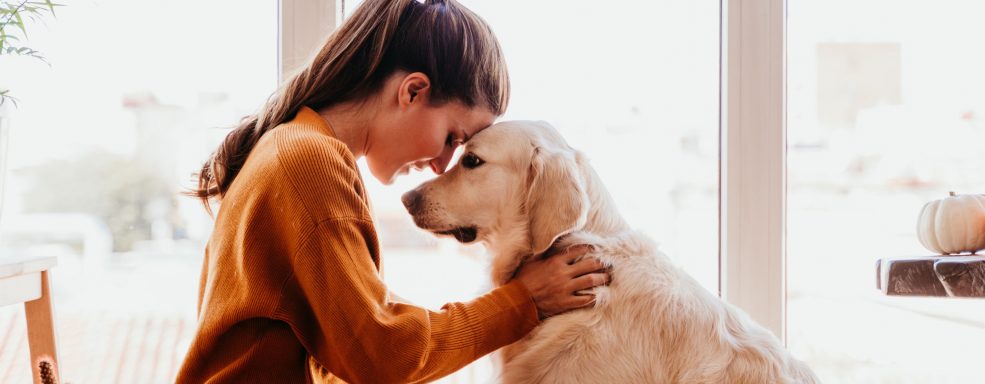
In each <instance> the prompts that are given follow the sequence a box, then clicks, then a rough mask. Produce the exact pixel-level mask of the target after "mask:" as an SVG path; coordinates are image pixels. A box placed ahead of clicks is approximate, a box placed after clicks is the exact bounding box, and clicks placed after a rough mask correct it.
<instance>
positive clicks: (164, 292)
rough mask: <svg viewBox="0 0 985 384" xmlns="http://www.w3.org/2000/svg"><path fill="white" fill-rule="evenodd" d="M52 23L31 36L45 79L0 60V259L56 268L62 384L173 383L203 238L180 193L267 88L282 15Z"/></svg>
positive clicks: (11, 356)
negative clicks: (52, 263)
mask: <svg viewBox="0 0 985 384" xmlns="http://www.w3.org/2000/svg"><path fill="white" fill-rule="evenodd" d="M56 12H57V18H55V19H49V20H47V21H46V22H45V23H38V24H34V26H33V28H32V27H30V26H29V27H28V33H29V34H30V42H31V46H32V47H34V48H36V49H37V50H39V51H41V52H42V53H43V54H44V55H45V56H46V57H47V59H48V60H49V61H50V62H51V67H48V66H46V65H44V64H41V63H39V62H36V61H29V60H16V59H10V58H9V56H3V57H0V73H2V74H3V76H2V77H3V82H4V86H7V87H9V88H11V90H12V93H14V95H15V96H16V97H18V98H19V99H20V107H19V108H18V109H17V110H16V111H15V114H14V116H13V119H12V128H13V130H12V134H11V137H10V138H11V145H10V147H9V153H8V155H9V157H8V160H9V163H10V164H9V165H10V168H9V172H8V175H7V182H8V187H9V188H7V191H6V193H5V197H6V205H5V206H4V211H3V217H2V227H0V230H2V231H0V258H3V257H4V256H3V255H9V254H41V255H45V256H50V255H57V256H58V257H59V264H58V266H57V267H56V268H54V269H53V270H52V272H51V275H52V291H53V292H54V303H53V304H54V310H55V317H56V325H57V327H58V328H57V332H58V348H59V355H60V356H59V357H60V361H59V363H60V367H61V370H60V372H61V375H62V379H63V380H64V381H65V382H99V381H114V382H132V381H138V380H143V379H147V378H153V379H154V380H155V381H161V382H165V381H171V380H173V377H174V375H175V374H176V372H177V369H178V367H179V365H180V363H181V359H182V358H183V357H184V353H185V351H186V350H187V346H188V343H189V342H190V340H191V337H192V335H193V333H194V330H195V324H196V317H195V305H196V298H197V297H198V292H197V291H198V276H199V274H200V271H201V266H202V256H203V254H202V250H203V249H204V244H205V241H206V240H207V239H208V237H209V234H210V231H211V229H212V220H211V219H210V218H209V217H208V215H207V214H206V213H205V211H204V209H203V208H202V206H201V204H200V203H199V202H198V201H196V200H195V199H192V198H188V197H184V196H180V195H179V193H180V192H181V191H182V190H183V189H182V188H189V187H190V186H191V185H192V183H191V173H192V172H194V171H196V170H197V167H199V166H200V165H201V163H202V162H203V161H204V160H205V159H206V158H207V156H208V154H209V153H211V151H213V150H214V149H215V148H216V147H217V145H218V143H219V142H220V140H221V139H222V138H223V137H224V136H225V134H226V133H227V132H228V130H227V128H229V127H230V126H232V125H233V124H235V123H236V122H237V121H239V119H240V118H241V117H242V116H245V115H247V114H249V113H252V112H253V111H254V110H255V109H256V108H257V107H258V106H259V105H260V104H261V102H263V100H265V99H266V97H267V95H269V94H270V92H272V91H273V90H274V87H275V86H276V81H277V2H276V1H251V2H238V1H208V2H199V1H183V0H182V1H168V2H160V1H149V0H94V1H87V2H67V5H66V6H64V7H59V8H57V9H56ZM10 74H14V75H10ZM22 308H23V307H22V306H5V307H0V340H4V341H3V344H2V346H0V382H3V383H22V382H30V368H31V366H30V364H29V363H28V361H29V358H28V353H27V341H26V338H25V336H26V331H25V329H24V320H23V309H22Z"/></svg>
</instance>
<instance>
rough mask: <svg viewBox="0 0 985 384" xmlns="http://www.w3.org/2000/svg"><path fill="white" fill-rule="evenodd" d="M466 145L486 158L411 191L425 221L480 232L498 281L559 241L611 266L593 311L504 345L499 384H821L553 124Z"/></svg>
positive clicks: (503, 130) (550, 322)
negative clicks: (705, 283)
mask: <svg viewBox="0 0 985 384" xmlns="http://www.w3.org/2000/svg"><path fill="white" fill-rule="evenodd" d="M465 153H466V154H468V153H472V154H473V155H475V156H478V157H479V158H481V159H482V160H483V161H484V163H483V164H482V165H480V166H479V167H475V168H472V169H466V168H465V167H462V166H461V164H459V165H458V166H456V167H455V168H453V169H452V170H450V171H449V172H448V173H446V174H444V175H442V176H440V177H438V178H436V179H434V180H432V181H430V182H427V183H425V184H422V185H421V186H420V187H418V188H417V189H415V192H416V193H419V194H421V196H422V204H423V208H422V209H419V210H416V211H414V210H412V212H411V213H412V214H413V216H414V220H415V222H416V223H417V224H418V226H420V227H422V228H424V229H428V230H431V231H433V232H442V231H447V230H450V229H454V228H460V227H472V228H476V229H477V231H478V240H479V241H483V242H484V243H485V244H486V246H487V247H488V248H489V249H490V251H491V252H492V254H493V262H492V263H493V266H492V272H493V281H494V282H495V283H496V284H503V283H505V282H507V281H508V280H509V278H510V276H511V275H512V274H513V272H514V271H515V270H516V268H517V266H518V265H519V264H520V263H521V262H522V260H523V259H524V258H525V257H528V256H527V255H532V254H533V255H537V254H541V253H543V252H544V251H545V250H546V249H547V248H548V247H550V246H551V245H552V244H554V246H555V247H565V246H568V245H571V244H592V245H594V246H595V248H594V251H592V252H590V253H589V254H588V255H587V256H586V257H595V258H598V259H600V260H602V261H603V262H604V263H605V264H608V265H611V266H612V267H613V270H612V271H613V272H612V274H613V280H612V283H611V284H610V285H609V286H608V287H605V288H600V289H597V291H596V294H597V297H598V300H597V302H596V304H595V306H594V307H593V308H589V309H582V310H575V311H572V312H568V313H565V314H563V315H559V316H555V317H551V318H549V319H546V320H545V321H544V322H543V323H542V324H541V325H540V326H539V327H537V328H536V329H535V330H534V331H532V332H531V333H530V334H529V335H528V336H527V337H526V338H525V339H523V340H521V341H519V342H517V343H514V344H513V345H510V346H508V347H506V348H504V349H503V350H501V357H502V361H503V363H504V365H503V369H502V376H501V378H502V381H503V382H504V383H687V384H691V383H694V384H698V383H814V382H817V379H816V378H815V376H814V374H813V373H812V372H811V370H810V369H809V368H808V367H807V366H806V365H805V364H803V363H802V362H800V361H798V360H796V359H795V358H793V357H792V356H791V355H790V354H789V353H788V352H787V351H786V350H785V349H784V348H783V346H782V345H781V344H780V343H779V341H778V340H777V339H776V337H774V336H773V334H772V333H770V332H769V331H767V330H766V329H764V328H763V327H761V326H759V325H758V324H756V323H754V322H753V321H752V320H751V319H750V318H749V317H748V316H747V315H746V314H745V313H743V312H742V311H741V310H739V309H737V308H735V307H733V306H732V305H730V304H728V303H726V302H724V301H722V300H721V299H719V298H718V297H717V296H715V295H713V294H711V293H709V292H708V291H707V290H705V289H704V288H703V287H702V286H701V285H699V284H698V283H697V281H695V280H694V279H693V278H692V277H690V276H689V275H687V274H686V273H685V272H684V271H682V270H681V269H680V268H678V267H677V266H675V265H674V264H673V263H672V262H671V261H670V260H669V259H668V258H667V257H666V256H665V255H664V254H663V253H661V252H660V251H659V250H658V248H657V246H656V244H654V243H653V242H652V241H651V240H650V239H648V238H647V237H646V236H644V235H643V234H641V233H640V232H637V231H634V230H632V229H630V227H629V226H628V225H627V223H626V222H625V221H624V220H623V219H622V217H621V216H620V215H619V212H617V211H616V209H615V206H614V204H613V203H612V199H611V198H610V196H609V194H608V192H606V190H605V188H604V187H603V186H602V184H601V182H600V180H599V178H598V176H597V175H596V174H595V172H594V170H592V168H591V167H590V166H589V165H588V161H587V160H586V159H585V158H584V156H582V155H581V154H580V153H578V152H577V151H575V150H573V149H571V148H570V147H568V145H567V143H565V141H564V139H563V138H562V137H561V136H560V135H559V134H558V133H557V131H555V130H554V128H552V127H550V126H549V125H548V124H546V123H543V122H529V121H513V122H503V123H499V124H496V125H494V126H492V127H490V128H488V129H486V130H484V131H483V132H481V133H479V134H477V135H476V136H475V137H474V138H473V139H472V140H471V141H470V142H469V144H468V145H467V146H466V148H465ZM654 214H659V213H656V212H655V213H654ZM563 235H567V236H563ZM562 236H563V237H562ZM559 238H560V240H558V239H559Z"/></svg>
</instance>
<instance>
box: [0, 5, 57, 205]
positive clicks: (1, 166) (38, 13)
mask: <svg viewBox="0 0 985 384" xmlns="http://www.w3.org/2000/svg"><path fill="white" fill-rule="evenodd" d="M57 6H60V4H55V3H52V2H51V0H44V1H29V0H0V56H4V55H7V56H27V57H32V58H35V59H38V60H41V61H42V62H45V63H47V61H46V60H45V58H44V56H41V53H40V52H38V51H36V50H34V49H32V48H30V47H28V46H26V45H24V43H26V42H27V28H26V27H25V24H26V23H30V22H37V21H40V20H41V18H43V17H44V16H45V15H48V14H50V15H52V16H54V15H55V7H57ZM16 106H17V99H16V98H14V96H13V94H12V93H11V90H10V89H7V88H6V87H4V84H0V215H2V214H3V200H4V199H3V193H4V187H5V184H6V175H7V157H8V156H7V154H8V153H9V151H8V149H9V147H10V130H11V122H10V120H11V119H10V117H11V115H12V114H13V110H14V107H16Z"/></svg>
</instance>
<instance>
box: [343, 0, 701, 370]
mask: <svg viewBox="0 0 985 384" xmlns="http://www.w3.org/2000/svg"><path fill="white" fill-rule="evenodd" d="M462 3H463V4H465V5H466V6H468V7H470V9H472V10H473V11H474V12H476V13H477V14H478V15H480V16H481V17H483V18H484V19H485V20H486V21H487V22H488V23H489V24H490V26H491V27H492V29H493V30H494V31H495V33H496V35H497V36H498V38H499V40H500V43H501V45H502V47H503V50H504V53H505V55H506V59H507V63H508V66H509V70H510V77H511V79H512V91H513V93H512V99H511V101H510V107H509V111H508V112H507V114H506V116H504V118H503V119H524V120H546V121H548V122H550V123H551V124H553V125H554V126H555V127H557V128H558V129H559V130H560V132H561V133H562V134H563V135H564V136H565V138H566V139H567V140H568V142H569V143H570V144H571V146H572V147H574V148H576V149H578V150H581V151H583V152H585V153H586V154H587V155H588V157H589V158H590V159H591V161H592V165H593V166H594V168H595V169H596V171H597V172H598V173H599V175H600V177H601V178H602V179H603V181H604V182H605V185H606V187H607V188H608V189H609V191H610V193H611V194H612V196H613V198H614V199H615V201H616V203H617V205H618V207H619V209H620V212H621V214H622V215H623V216H624V217H625V218H626V220H627V221H628V222H629V223H630V225H632V226H634V227H636V228H638V229H640V230H642V231H644V232H646V233H647V234H649V235H650V236H652V237H653V238H654V239H655V240H656V241H658V242H660V243H661V247H662V249H663V250H664V251H665V252H666V253H668V255H669V256H670V257H672V258H673V259H675V260H676V261H677V262H679V263H680V264H681V265H682V266H683V267H684V268H685V269H686V270H687V271H688V272H689V273H690V274H691V275H693V276H695V277H696V278H697V279H698V280H699V281H700V282H701V283H702V284H703V285H704V286H705V287H706V288H708V289H709V290H711V291H712V292H718V95H719V91H718V85H719V83H718V78H719V73H718V70H719V2H718V1H715V0H705V1H670V2H660V3H652V2H633V1H619V2H615V3H613V2H608V3H605V4H604V6H603V5H601V3H598V2H570V1H565V2H560V1H546V2H540V1H535V2H530V1H512V0H511V1H462ZM559 7H563V8H564V12H563V14H562V13H560V12H559V11H558V9H559ZM346 8H347V12H351V11H352V9H353V8H354V7H353V6H352V4H351V3H349V2H347V5H346ZM363 175H364V177H366V178H367V180H366V182H367V188H368V189H369V195H370V197H371V198H372V199H373V203H374V208H375V210H376V214H377V216H378V222H379V225H378V227H377V228H379V230H380V231H381V234H380V237H381V241H382V242H383V244H382V247H383V250H382V254H383V257H384V264H385V270H386V273H385V279H386V281H387V283H388V284H389V287H390V288H391V289H392V290H393V291H394V292H395V293H396V294H397V295H399V296H401V297H403V298H405V299H408V300H410V301H412V302H414V303H417V304H420V305H425V306H428V307H432V308H438V307H440V305H442V304H443V303H445V302H448V301H453V300H468V299H471V298H473V297H475V296H477V295H479V294H481V293H482V292H484V291H485V290H487V289H488V288H489V283H488V281H489V277H488V274H487V272H486V266H487V260H486V258H485V256H484V254H485V251H484V250H483V249H482V247H481V246H471V247H462V246H459V245H458V244H456V243H455V242H454V241H453V240H447V241H446V240H441V241H436V240H435V239H433V238H432V237H431V235H429V234H427V233H424V232H421V231H419V230H417V229H416V228H415V227H414V224H413V223H412V222H411V220H410V218H409V216H408V215H407V213H406V211H405V209H404V207H403V206H402V205H401V203H400V194H401V193H403V192H405V191H407V190H409V189H411V188H413V187H415V186H416V185H417V184H419V183H420V182H422V181H424V180H426V179H428V178H431V177H433V175H431V174H430V172H428V173H427V174H417V175H414V174H412V175H410V176H405V177H403V178H401V179H398V180H397V182H396V183H395V184H394V185H392V186H382V185H380V184H379V183H377V182H376V181H375V180H372V179H371V177H369V172H368V171H367V170H365V169H364V170H363ZM491 372H492V368H491V366H490V364H489V362H488V360H487V359H483V360H480V361H479V362H477V363H476V364H473V365H472V366H470V367H469V368H467V369H465V370H463V371H461V372H459V373H456V374H455V375H452V376H451V377H449V378H447V379H446V382H488V381H489V380H490V377H491V376H490V375H491Z"/></svg>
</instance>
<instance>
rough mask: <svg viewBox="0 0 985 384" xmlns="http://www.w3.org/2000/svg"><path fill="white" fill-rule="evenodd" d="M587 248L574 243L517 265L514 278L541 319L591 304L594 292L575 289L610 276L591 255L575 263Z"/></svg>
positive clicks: (592, 286) (597, 283)
mask: <svg viewBox="0 0 985 384" xmlns="http://www.w3.org/2000/svg"><path fill="white" fill-rule="evenodd" d="M590 249H591V246H588V245H575V246H572V247H568V248H567V249H565V250H564V251H563V252H561V253H560V254H556V255H553V256H548V257H546V258H545V259H542V260H532V261H528V262H526V263H524V264H523V265H522V266H520V269H519V271H518V272H517V274H516V279H519V280H520V282H522V283H523V285H524V286H526V287H527V290H529V291H530V294H531V296H533V299H534V303H535V304H536V305H537V312H538V314H539V315H540V318H541V319H544V318H547V317H550V316H554V315H557V314H560V313H564V312H567V311H570V310H572V309H577V308H582V307H586V306H589V305H592V304H594V303H595V295H594V294H590V293H588V294H578V293H576V292H578V291H582V290H586V289H591V288H594V287H598V286H601V285H606V284H608V283H609V281H610V280H611V277H610V275H609V272H608V271H606V270H605V265H603V264H602V262H600V261H598V260H597V259H595V258H587V259H582V260H580V261H578V262H575V260H578V258H580V257H581V256H583V255H584V254H585V253H587V252H588V251H589V250H590Z"/></svg>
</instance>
